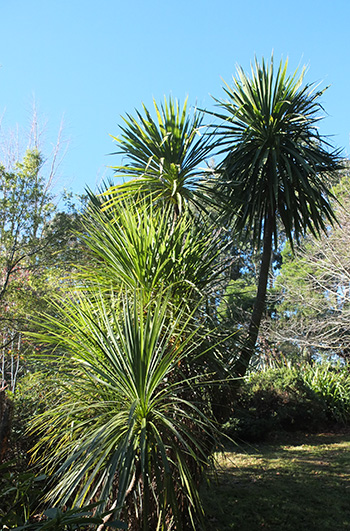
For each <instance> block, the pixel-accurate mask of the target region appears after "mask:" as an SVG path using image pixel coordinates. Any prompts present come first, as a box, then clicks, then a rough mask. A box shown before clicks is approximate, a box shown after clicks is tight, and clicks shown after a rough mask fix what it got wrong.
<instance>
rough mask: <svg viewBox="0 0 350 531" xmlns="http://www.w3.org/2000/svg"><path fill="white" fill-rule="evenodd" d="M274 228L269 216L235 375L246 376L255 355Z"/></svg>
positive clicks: (266, 221) (271, 217) (270, 215)
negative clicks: (255, 291)
mask: <svg viewBox="0 0 350 531" xmlns="http://www.w3.org/2000/svg"><path fill="white" fill-rule="evenodd" d="M273 226H274V216H273V215H272V214H267V216H266V218H265V223H264V239H263V253H262V258H261V265H260V273H259V283H258V291H257V294H256V299H255V302H254V306H253V313H252V317H251V320H250V324H249V328H248V337H247V339H246V341H245V345H244V346H243V348H242V350H241V353H240V356H239V358H238V360H237V361H236V364H235V369H234V372H235V375H237V376H240V377H242V376H244V375H245V373H246V371H247V368H248V365H249V362H250V360H251V358H252V356H253V354H254V351H255V345H256V341H257V339H258V334H259V328H260V323H261V318H262V316H263V313H264V309H265V300H266V291H267V284H268V279H269V270H270V263H271V255H272V235H273Z"/></svg>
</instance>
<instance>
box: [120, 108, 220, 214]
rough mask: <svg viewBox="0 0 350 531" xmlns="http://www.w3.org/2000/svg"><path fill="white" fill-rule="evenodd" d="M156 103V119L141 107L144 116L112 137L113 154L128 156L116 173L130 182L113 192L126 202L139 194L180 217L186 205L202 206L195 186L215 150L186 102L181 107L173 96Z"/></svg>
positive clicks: (198, 116) (130, 119) (200, 117)
mask: <svg viewBox="0 0 350 531" xmlns="http://www.w3.org/2000/svg"><path fill="white" fill-rule="evenodd" d="M153 104H154V110H155V118H153V117H152V115H151V113H150V111H149V110H148V109H147V108H146V106H145V105H142V108H143V113H142V112H139V111H137V110H136V116H131V115H130V114H126V116H125V117H123V121H124V125H123V126H122V127H121V135H120V136H119V137H112V138H114V140H115V141H116V142H117V144H118V148H119V149H118V151H116V152H115V153H114V154H119V155H123V156H124V157H125V163H124V165H121V166H116V167H114V168H113V169H114V170H115V172H116V174H117V176H118V177H123V178H126V179H130V178H131V179H132V180H131V181H128V182H126V183H124V184H122V185H119V186H118V185H117V186H115V187H112V188H111V189H110V190H109V193H110V192H112V193H115V194H117V197H118V198H122V197H125V195H130V194H135V193H140V192H141V193H144V194H146V195H151V196H152V197H153V199H155V200H159V199H161V200H165V201H166V202H168V203H170V204H173V206H174V207H175V209H176V211H177V213H179V212H181V210H182V208H183V204H184V203H186V202H188V201H190V202H193V203H195V204H198V203H199V202H198V201H197V187H198V184H199V183H200V181H201V177H202V176H203V173H204V169H203V168H201V167H200V165H201V164H202V165H203V164H204V162H205V160H206V158H207V157H208V155H209V153H210V151H211V149H212V139H211V138H210V137H209V136H208V135H205V134H204V132H203V129H204V126H203V113H202V112H200V111H197V110H196V109H195V110H194V111H193V112H192V113H191V114H190V113H188V111H187V99H186V100H185V103H184V105H183V107H182V108H181V106H180V104H179V102H178V100H176V99H173V98H172V97H170V98H169V99H168V100H167V98H164V103H163V104H161V105H158V104H157V103H156V102H155V101H154V100H153ZM198 193H199V192H198Z"/></svg>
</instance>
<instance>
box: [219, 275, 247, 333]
mask: <svg viewBox="0 0 350 531" xmlns="http://www.w3.org/2000/svg"><path fill="white" fill-rule="evenodd" d="M255 297H256V286H255V285H254V284H252V283H251V282H249V280H247V279H246V278H238V279H236V280H231V281H230V282H229V284H228V285H227V288H226V291H225V294H224V297H223V298H222V300H221V303H220V306H219V308H218V314H219V316H220V317H221V318H222V319H230V320H231V321H232V322H235V323H237V324H241V323H242V320H245V319H244V318H245V314H246V313H247V312H251V309H252V307H253V305H254V301H255Z"/></svg>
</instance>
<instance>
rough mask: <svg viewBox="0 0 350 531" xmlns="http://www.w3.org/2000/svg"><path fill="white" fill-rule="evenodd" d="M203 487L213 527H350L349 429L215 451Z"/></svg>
mask: <svg viewBox="0 0 350 531" xmlns="http://www.w3.org/2000/svg"><path fill="white" fill-rule="evenodd" d="M210 479H211V483H210V485H209V487H203V499H204V505H205V509H206V513H207V529H208V530H212V531H219V530H220V531H226V530H232V529H235V530H237V531H255V530H257V529H274V530H276V531H277V530H279V531H325V530H329V531H336V530H345V529H350V481H349V480H350V433H349V432H348V433H342V434H320V435H305V434H304V435H301V434H294V438H291V436H288V437H286V438H285V439H284V440H282V439H281V440H278V441H275V442H274V443H269V444H259V445H257V446H251V445H250V446H247V445H245V446H240V447H238V448H237V449H236V450H235V451H232V452H225V454H223V455H219V456H218V468H217V472H216V474H215V476H213V477H211V478H210Z"/></svg>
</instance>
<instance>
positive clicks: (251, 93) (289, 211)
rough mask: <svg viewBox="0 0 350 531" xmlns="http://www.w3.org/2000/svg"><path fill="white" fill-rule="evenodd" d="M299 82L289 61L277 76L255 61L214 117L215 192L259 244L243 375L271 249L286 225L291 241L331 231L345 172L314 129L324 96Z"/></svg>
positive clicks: (245, 232) (239, 226) (251, 349)
mask: <svg viewBox="0 0 350 531" xmlns="http://www.w3.org/2000/svg"><path fill="white" fill-rule="evenodd" d="M303 77H304V71H302V73H301V74H300V75H297V72H296V73H295V74H294V75H288V74H287V62H285V63H284V64H283V63H282V62H280V64H279V67H278V69H277V72H276V71H275V69H274V62H273V58H272V59H271V62H270V64H269V65H268V64H266V63H265V61H264V60H263V61H262V64H261V65H260V64H259V63H258V62H257V60H256V61H255V65H254V67H252V73H251V77H249V76H248V75H247V74H245V73H244V71H243V70H242V69H241V68H239V69H238V75H237V78H236V79H234V82H233V86H232V87H230V86H228V85H226V87H225V88H224V90H225V93H226V95H227V99H226V100H216V101H217V103H218V106H219V108H220V110H219V111H217V112H213V113H212V114H213V115H214V116H215V117H217V118H219V119H220V120H221V123H220V124H219V126H218V127H217V128H216V129H215V135H216V136H217V137H218V138H219V143H220V145H221V148H220V149H221V151H220V152H221V153H222V154H223V155H224V159H223V161H222V163H221V164H220V165H219V167H218V169H217V171H218V173H219V175H220V179H219V180H218V193H220V194H221V196H222V197H223V198H225V206H226V208H227V209H229V211H230V212H231V213H232V216H233V218H234V228H235V229H236V230H237V231H238V232H239V233H240V234H242V235H245V237H247V238H248V237H249V238H251V239H252V242H253V244H255V245H256V247H257V249H259V248H260V245H261V244H262V255H261V267H260V274H259V282H258V288H257V295H256V299H255V304H254V307H253V312H252V316H251V320H250V324H249V329H248V334H247V338H246V341H245V345H244V347H243V349H242V351H241V354H240V357H239V360H238V362H237V364H236V372H237V374H239V375H244V374H245V371H246V370H247V367H248V364H249V361H250V359H251V357H252V355H253V353H254V348H255V344H256V341H257V337H258V333H259V327H260V322H261V319H262V315H263V312H264V305H265V298H266V289H267V284H268V277H269V270H270V262H271V256H272V250H273V243H274V245H275V247H277V245H278V228H279V223H281V225H282V227H283V230H284V232H285V234H286V237H287V239H288V240H289V241H290V243H291V247H292V249H293V247H294V241H299V239H300V237H301V236H304V234H305V233H306V232H307V231H310V232H311V234H313V235H314V236H318V235H320V234H321V233H322V232H325V231H326V229H327V224H329V223H330V224H333V223H334V221H335V215H334V212H333V209H332V205H331V202H330V197H332V194H331V184H332V179H333V177H334V175H335V172H336V170H338V169H339V168H340V163H339V156H338V152H335V151H329V145H328V144H327V143H326V141H325V140H324V139H323V138H322V137H321V136H320V135H319V132H318V130H317V123H318V121H319V120H320V112H321V110H322V107H321V105H320V103H319V101H318V100H319V97H320V96H321V94H322V92H318V91H316V90H315V87H313V86H312V85H311V86H310V85H306V86H304V87H303V86H302V82H303Z"/></svg>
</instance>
